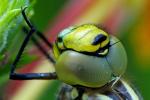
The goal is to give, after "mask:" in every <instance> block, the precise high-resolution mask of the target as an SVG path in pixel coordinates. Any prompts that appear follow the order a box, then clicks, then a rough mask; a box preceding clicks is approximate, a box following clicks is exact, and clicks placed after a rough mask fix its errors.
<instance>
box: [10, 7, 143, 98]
mask: <svg viewBox="0 0 150 100" xmlns="http://www.w3.org/2000/svg"><path fill="white" fill-rule="evenodd" d="M25 10H26V7H25V8H21V11H22V15H23V18H24V20H25V22H26V24H27V25H28V26H29V28H30V31H29V32H28V33H27V35H26V37H25V39H24V41H23V43H22V45H21V47H20V49H19V52H18V54H17V56H16V58H15V60H14V62H13V63H12V65H11V71H10V79H12V80H33V79H35V80H60V81H62V82H63V85H62V86H61V88H60V90H59V93H58V96H57V100H142V99H143V98H142V96H141V95H140V93H139V92H138V91H137V89H136V88H134V87H133V86H132V85H131V84H130V83H129V82H128V81H126V80H125V79H123V78H122V75H123V74H124V73H125V71H126V67H127V55H126V51H125V49H124V46H123V44H122V43H121V41H120V40H119V39H117V38H116V37H115V36H112V35H109V33H108V32H106V31H105V30H103V29H102V28H100V27H98V26H97V25H94V24H83V25H79V26H70V27H68V28H66V29H64V30H62V31H61V32H60V33H59V34H58V36H57V39H56V40H55V42H54V43H53V44H52V43H50V42H49V41H48V40H47V39H46V37H45V36H44V35H43V34H42V33H41V32H40V31H38V30H37V29H36V28H35V27H34V26H33V25H32V24H31V22H30V20H29V19H28V18H27V16H26V14H25ZM33 33H35V34H36V35H37V36H38V37H39V38H40V39H41V40H43V42H44V43H45V44H46V45H48V47H49V48H51V49H52V50H53V55H54V57H52V56H51V54H49V53H48V52H47V51H46V50H45V49H44V48H42V46H41V44H40V43H39V42H38V40H37V39H36V38H34V37H33V36H32V35H33ZM30 38H31V40H32V41H33V42H34V43H35V45H36V46H37V47H38V49H39V50H40V51H41V52H42V53H43V54H44V55H45V56H46V57H47V59H49V60H50V62H51V63H53V64H54V66H55V72H50V73H17V72H16V71H15V70H16V66H17V63H18V62H19V60H20V58H21V55H22V53H23V51H24V49H25V47H26V46H27V44H28V42H29V40H30Z"/></svg>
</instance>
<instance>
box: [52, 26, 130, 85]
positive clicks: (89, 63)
mask: <svg viewBox="0 0 150 100" xmlns="http://www.w3.org/2000/svg"><path fill="white" fill-rule="evenodd" d="M53 50H54V55H55V57H56V59H57V61H56V67H55V68H56V73H57V75H58V78H59V79H60V80H62V81H63V82H65V83H67V84H70V85H81V86H86V87H92V88H96V87H101V86H104V85H105V84H107V83H109V82H111V81H113V80H115V79H116V78H117V77H120V76H121V75H122V74H123V73H124V72H125V69H126V65H127V56H126V52H125V50H124V47H123V45H122V44H121V42H120V41H119V40H118V39H117V38H115V37H114V36H111V35H108V34H107V33H106V32H105V31H103V30H101V29H99V28H98V27H96V26H95V25H91V24H85V25H81V26H78V27H70V28H68V29H65V30H64V31H62V32H61V33H60V34H59V35H58V39H57V41H56V43H55V44H54V49H53Z"/></svg>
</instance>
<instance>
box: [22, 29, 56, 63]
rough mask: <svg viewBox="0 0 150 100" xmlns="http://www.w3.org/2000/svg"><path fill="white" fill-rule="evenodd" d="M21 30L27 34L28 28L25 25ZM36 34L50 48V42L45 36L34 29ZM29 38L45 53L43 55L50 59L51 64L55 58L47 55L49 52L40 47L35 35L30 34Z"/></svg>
mask: <svg viewBox="0 0 150 100" xmlns="http://www.w3.org/2000/svg"><path fill="white" fill-rule="evenodd" d="M23 31H24V33H26V34H28V30H27V28H26V27H23ZM36 35H37V36H39V37H40V38H41V39H42V40H43V41H44V43H45V44H46V45H48V47H49V48H50V49H52V47H53V46H52V44H51V43H50V42H49V41H48V40H47V39H46V37H45V36H44V35H43V34H42V33H41V32H39V31H36ZM31 40H32V41H33V43H34V44H35V45H36V47H37V48H38V49H39V50H40V51H41V52H42V53H43V54H44V55H45V57H46V58H47V59H48V60H50V61H51V62H52V63H53V64H54V63H55V60H54V59H53V58H52V57H51V56H50V55H49V53H47V51H46V50H45V49H44V48H43V47H42V45H41V44H40V43H39V41H38V40H37V38H36V37H34V36H32V37H31Z"/></svg>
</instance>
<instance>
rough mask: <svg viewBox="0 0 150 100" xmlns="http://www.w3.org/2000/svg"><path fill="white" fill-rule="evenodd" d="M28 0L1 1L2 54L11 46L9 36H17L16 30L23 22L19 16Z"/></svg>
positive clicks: (0, 40)
mask: <svg viewBox="0 0 150 100" xmlns="http://www.w3.org/2000/svg"><path fill="white" fill-rule="evenodd" d="M27 5H28V0H1V1H0V53H1V54H2V53H3V52H4V49H5V48H6V46H7V44H9V43H8V42H7V41H8V38H9V36H12V34H13V35H15V34H14V33H15V30H17V27H18V26H19V24H20V23H21V21H22V18H20V16H19V14H20V11H21V9H20V8H21V6H22V7H24V6H27Z"/></svg>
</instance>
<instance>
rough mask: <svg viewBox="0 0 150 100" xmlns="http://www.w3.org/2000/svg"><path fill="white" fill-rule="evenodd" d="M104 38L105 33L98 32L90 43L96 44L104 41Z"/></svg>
mask: <svg viewBox="0 0 150 100" xmlns="http://www.w3.org/2000/svg"><path fill="white" fill-rule="evenodd" d="M106 38H107V37H106V36H105V35H103V34H99V35H97V36H96V37H95V39H94V41H93V43H92V45H97V44H99V43H101V42H103V41H105V40H106Z"/></svg>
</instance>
